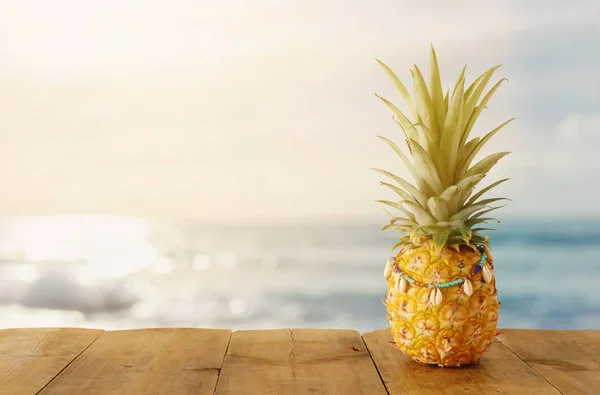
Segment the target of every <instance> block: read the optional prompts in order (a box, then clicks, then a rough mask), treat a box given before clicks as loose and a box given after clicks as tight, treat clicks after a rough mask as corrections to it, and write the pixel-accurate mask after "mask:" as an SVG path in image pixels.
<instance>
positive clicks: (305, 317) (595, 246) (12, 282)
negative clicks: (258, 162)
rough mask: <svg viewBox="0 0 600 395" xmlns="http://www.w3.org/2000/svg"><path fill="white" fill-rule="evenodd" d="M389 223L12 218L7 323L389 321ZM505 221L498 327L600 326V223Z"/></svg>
mask: <svg viewBox="0 0 600 395" xmlns="http://www.w3.org/2000/svg"><path fill="white" fill-rule="evenodd" d="M384 221H385V218H382V221H381V222H356V223H352V222H344V223H308V222H300V223H291V222H290V223H287V224H262V225H256V224H255V225H249V224H245V225H244V224H208V223H190V222H187V223H166V222H157V221H151V220H144V219H136V218H123V217H103V216H71V217H68V216H67V217H46V218H28V219H15V220H10V221H4V222H2V223H0V328H10V327H48V326H53V327H57V326H60V327H86V328H104V329H133V328H144V327H204V328H231V329H234V330H237V329H268V328H289V327H294V328H303V327H308V328H347V329H356V330H358V331H361V332H365V331H370V330H375V329H381V328H386V327H387V326H388V323H387V320H386V311H385V307H384V305H383V304H382V300H383V298H384V294H385V287H386V283H385V280H384V278H383V268H384V266H385V262H386V260H387V259H388V258H389V257H390V255H391V246H392V245H393V244H394V243H395V240H396V238H397V237H398V234H396V233H393V232H391V231H386V232H382V231H380V228H381V226H382V225H383V222H384ZM498 228H499V230H500V233H499V234H495V233H491V234H490V237H491V240H492V247H493V252H494V257H495V260H496V262H495V267H496V276H497V286H498V291H499V299H500V301H501V303H502V305H501V309H500V318H499V324H498V325H499V327H503V328H544V329H600V221H598V220H573V221H567V220H544V221H542V220H524V219H520V220H506V221H503V223H502V224H500V225H498Z"/></svg>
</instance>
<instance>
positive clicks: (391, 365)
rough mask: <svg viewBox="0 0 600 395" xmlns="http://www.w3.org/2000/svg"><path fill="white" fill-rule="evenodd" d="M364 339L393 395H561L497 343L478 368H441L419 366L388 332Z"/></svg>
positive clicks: (386, 330)
mask: <svg viewBox="0 0 600 395" xmlns="http://www.w3.org/2000/svg"><path fill="white" fill-rule="evenodd" d="M363 338H364V340H365V343H366V344H367V347H368V349H369V351H370V352H371V356H372V357H373V360H374V361H375V365H376V366H377V369H378V370H379V373H380V374H381V377H382V378H383V381H384V383H385V385H386V387H387V390H388V391H389V393H390V395H400V394H402V395H410V394H451V395H455V394H461V395H469V394H473V395H475V394H476V395H481V394H492V393H493V394H513V395H516V394H524V395H531V394H544V395H546V394H559V392H558V391H557V390H556V389H555V388H554V387H552V386H551V385H550V384H548V382H546V380H544V379H543V378H542V377H541V376H540V375H538V374H537V373H536V372H535V371H534V370H532V369H531V368H530V367H529V366H527V364H525V363H524V362H523V361H521V359H519V357H518V356H516V355H515V354H514V353H513V352H512V351H511V350H509V349H508V348H507V347H505V346H503V345H502V343H500V342H499V341H497V340H496V341H494V344H492V346H491V347H490V349H489V350H488V351H487V353H486V354H484V356H483V357H482V358H481V360H480V362H479V363H478V364H475V365H470V366H463V367H461V368H439V367H437V366H424V365H420V364H418V363H416V362H414V361H412V360H411V359H410V358H409V357H407V356H406V355H404V354H403V353H402V352H401V351H400V350H397V349H395V348H393V345H394V343H393V339H392V336H391V333H390V332H389V330H388V329H383V330H378V331H374V332H369V333H365V334H364V335H363Z"/></svg>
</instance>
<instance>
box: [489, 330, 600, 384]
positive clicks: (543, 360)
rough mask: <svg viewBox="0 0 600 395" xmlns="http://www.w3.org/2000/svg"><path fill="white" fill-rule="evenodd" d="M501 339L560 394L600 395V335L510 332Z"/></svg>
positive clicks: (500, 337)
mask: <svg viewBox="0 0 600 395" xmlns="http://www.w3.org/2000/svg"><path fill="white" fill-rule="evenodd" d="M498 339H499V340H500V341H501V342H502V343H503V344H504V345H506V346H507V347H508V348H510V349H511V350H513V351H514V352H515V353H516V354H517V355H519V357H521V358H522V359H523V360H524V361H525V362H527V364H529V366H531V367H532V368H533V369H535V370H536V371H537V372H538V373H540V374H541V375H542V376H544V378H545V379H546V380H548V382H550V383H551V384H552V385H553V386H555V387H556V388H557V389H558V390H559V391H561V392H563V393H565V394H599V393H600V331H573V330H571V331H549V330H512V329H509V330H506V331H504V332H503V333H502V334H501V335H500V336H498Z"/></svg>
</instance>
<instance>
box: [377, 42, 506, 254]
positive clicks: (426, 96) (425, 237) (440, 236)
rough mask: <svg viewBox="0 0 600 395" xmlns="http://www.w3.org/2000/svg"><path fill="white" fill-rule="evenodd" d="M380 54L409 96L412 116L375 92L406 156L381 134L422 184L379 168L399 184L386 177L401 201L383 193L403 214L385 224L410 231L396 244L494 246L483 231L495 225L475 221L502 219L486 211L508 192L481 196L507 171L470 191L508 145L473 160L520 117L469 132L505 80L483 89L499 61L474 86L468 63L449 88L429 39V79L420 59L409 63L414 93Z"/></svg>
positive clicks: (397, 84)
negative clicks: (468, 76) (481, 133)
mask: <svg viewBox="0 0 600 395" xmlns="http://www.w3.org/2000/svg"><path fill="white" fill-rule="evenodd" d="M376 60H377V62H378V63H379V65H381V67H382V68H383V69H384V70H385V72H386V73H387V75H388V76H389V77H390V78H391V80H392V82H393V83H394V86H395V87H396V89H397V90H398V92H399V93H400V95H401V96H402V98H403V99H404V100H405V101H406V104H407V105H408V110H409V113H410V114H409V115H410V117H411V119H412V120H411V119H409V117H408V116H406V115H405V114H404V113H403V112H402V111H401V110H400V109H398V107H396V106H395V105H394V104H393V103H391V102H390V101H389V100H387V99H385V98H383V97H381V96H379V95H377V94H376V96H377V97H378V98H379V99H381V100H382V101H383V102H384V103H385V104H386V105H387V106H388V107H389V108H390V109H391V110H392V111H393V113H394V116H393V119H394V121H395V122H396V123H397V124H398V125H399V126H400V128H401V129H402V130H403V132H404V137H405V141H406V146H407V147H408V155H405V154H404V152H402V150H401V149H400V148H399V147H398V146H397V145H396V144H395V143H394V142H392V141H391V140H389V139H387V138H385V137H381V136H378V137H379V138H381V139H382V140H383V141H385V142H386V143H387V144H388V145H389V146H390V147H391V148H392V149H393V150H394V151H395V152H396V153H397V154H398V156H399V157H400V158H401V159H402V161H403V162H404V165H405V166H406V168H408V171H409V172H410V174H411V175H412V178H413V179H414V181H415V183H416V186H415V185H413V184H411V183H410V182H408V181H406V180H404V179H403V178H401V177H398V176H396V175H394V174H392V173H390V172H388V171H385V170H381V169H373V170H375V171H377V172H379V173H381V174H382V175H384V176H386V177H387V178H389V179H390V180H391V181H394V182H395V185H394V184H390V183H387V182H381V185H383V186H385V187H387V188H390V189H391V190H392V191H394V192H395V193H396V194H398V195H399V197H400V200H399V201H387V200H378V202H380V203H383V204H385V205H387V206H391V207H393V208H395V209H397V210H399V211H400V212H401V215H400V216H395V215H393V214H391V213H390V212H389V211H387V210H386V212H388V214H389V215H390V217H391V220H390V223H389V224H388V225H386V226H384V227H383V230H385V229H389V228H391V229H392V230H395V231H400V232H402V233H403V234H404V235H403V236H402V237H401V238H400V241H399V242H398V243H397V244H396V245H394V247H393V249H395V248H396V247H399V246H403V245H411V244H423V243H427V242H429V243H432V244H433V247H434V250H435V251H437V252H439V251H440V250H441V249H442V248H443V247H444V246H445V245H450V246H453V247H454V248H457V249H458V248H460V246H461V245H466V246H470V247H472V246H473V245H474V243H480V244H485V245H489V238H488V236H487V235H484V234H482V233H481V232H483V231H486V230H495V229H493V228H484V227H476V226H482V225H480V224H486V223H487V222H489V221H496V222H500V221H498V220H497V219H495V218H491V217H484V215H486V214H487V213H489V212H490V211H493V210H496V209H499V208H501V207H504V206H505V205H500V206H492V205H491V204H493V203H495V202H498V201H502V200H510V199H507V198H487V199H480V198H481V197H482V196H483V195H484V194H485V193H486V192H488V191H489V190H490V189H492V188H494V187H495V186H497V185H500V184H502V183H503V182H505V181H507V180H508V178H506V179H502V180H499V181H496V182H494V183H492V184H490V185H489V186H487V187H485V188H483V189H482V190H480V191H479V192H477V193H475V194H474V195H472V193H473V191H474V189H475V187H476V186H477V185H478V184H479V183H480V182H481V180H482V179H483V178H484V177H485V176H486V174H487V173H488V172H489V171H490V169H491V168H492V167H493V166H494V165H495V164H496V163H497V162H498V161H499V160H500V159H501V158H502V157H504V156H505V155H507V154H509V152H499V153H495V154H491V155H489V156H487V157H485V158H483V159H481V160H480V161H479V162H477V163H475V164H472V162H473V160H474V158H475V156H476V155H477V154H478V153H479V151H480V150H481V148H482V147H483V146H484V144H486V143H487V142H488V141H489V140H490V139H491V138H492V137H493V136H494V135H495V134H496V133H497V132H498V131H499V130H500V129H502V128H503V127H504V126H506V125H507V124H508V123H509V122H511V121H512V120H513V119H514V118H512V119H510V120H508V121H506V122H504V123H503V124H501V125H500V126H498V127H497V128H495V129H493V130H492V131H490V132H489V133H487V134H486V135H485V136H483V137H473V138H471V139H469V134H470V133H471V131H472V129H473V125H474V124H475V122H476V121H477V119H478V118H479V115H480V114H481V112H482V111H483V109H484V108H486V107H485V106H486V104H487V103H488V101H489V100H490V98H491V97H492V95H493V94H494V93H495V92H496V90H497V89H498V87H499V86H500V84H502V82H503V81H505V80H506V79H505V78H502V79H500V80H499V81H498V82H497V83H496V84H495V85H493V86H492V88H491V89H489V91H488V92H487V93H485V95H484V91H485V88H486V85H487V84H488V82H489V81H490V79H491V78H492V75H493V74H494V71H496V69H497V68H498V67H500V65H496V66H494V67H492V68H491V69H489V70H488V71H486V72H485V73H483V74H481V75H480V76H479V77H478V78H477V79H476V80H475V81H474V82H473V83H472V84H471V85H470V86H468V87H466V86H465V70H466V66H465V67H464V68H463V69H462V72H461V73H460V75H459V77H458V80H457V81H456V83H455V85H454V88H453V90H452V94H451V95H450V94H449V91H446V94H444V93H443V90H442V83H441V78H440V72H439V67H438V61H437V57H436V54H435V50H434V48H433V46H431V55H430V80H429V85H427V84H426V83H425V80H424V78H423V75H422V73H421V71H420V70H419V68H418V67H417V65H414V68H413V69H411V70H410V71H411V74H412V78H413V83H414V100H413V98H412V97H411V96H410V94H409V92H408V90H407V89H406V87H405V86H404V85H403V84H402V82H401V81H400V79H399V78H398V77H397V76H396V74H394V72H393V71H392V70H391V69H390V68H389V67H387V66H386V65H385V64H384V63H383V62H381V61H380V60H378V59H376ZM465 87H466V89H465ZM410 159H412V161H411V160H410Z"/></svg>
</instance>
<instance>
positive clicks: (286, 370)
mask: <svg viewBox="0 0 600 395" xmlns="http://www.w3.org/2000/svg"><path fill="white" fill-rule="evenodd" d="M238 394H244V395H296V394H330V395H334V394H343V395H357V394H368V395H384V394H387V392H386V391H385V388H384V386H383V383H382V382H381V379H380V377H379V375H378V373H377V370H376V369H375V366H374V365H373V361H372V360H371V358H370V356H369V353H368V351H367V350H366V347H365V345H364V343H363V341H362V339H361V337H360V335H359V333H358V332H356V331H351V330H316V329H293V330H289V329H288V330H272V331H239V332H234V333H233V336H232V338H231V343H230V346H229V350H228V352H227V355H226V357H225V362H224V364H223V370H222V372H221V377H220V378H219V382H218V384H217V390H216V395H238Z"/></svg>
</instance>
